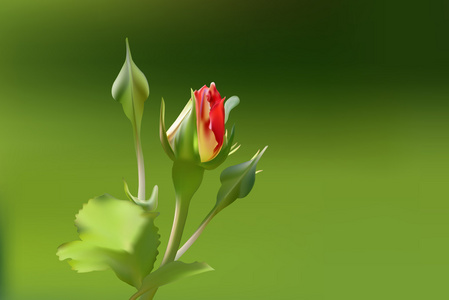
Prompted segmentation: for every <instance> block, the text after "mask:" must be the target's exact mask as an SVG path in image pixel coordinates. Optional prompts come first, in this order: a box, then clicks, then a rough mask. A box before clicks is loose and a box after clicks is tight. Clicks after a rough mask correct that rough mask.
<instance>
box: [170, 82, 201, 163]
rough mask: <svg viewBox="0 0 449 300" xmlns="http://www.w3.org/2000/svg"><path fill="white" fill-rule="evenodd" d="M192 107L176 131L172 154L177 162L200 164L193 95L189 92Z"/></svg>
mask: <svg viewBox="0 0 449 300" xmlns="http://www.w3.org/2000/svg"><path fill="white" fill-rule="evenodd" d="M190 101H192V105H191V109H190V111H188V112H187V115H186V116H185V118H183V121H182V122H181V124H180V125H179V126H180V127H179V129H178V130H177V131H176V135H175V141H174V152H175V157H176V159H177V160H185V161H190V162H198V163H199V162H201V159H200V154H199V150H198V133H197V128H196V125H197V124H196V123H197V122H196V105H195V94H194V93H193V90H191V100H190Z"/></svg>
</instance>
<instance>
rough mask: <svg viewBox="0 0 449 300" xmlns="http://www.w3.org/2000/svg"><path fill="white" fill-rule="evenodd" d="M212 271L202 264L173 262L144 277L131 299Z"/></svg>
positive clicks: (209, 267)
mask: <svg viewBox="0 0 449 300" xmlns="http://www.w3.org/2000/svg"><path fill="white" fill-rule="evenodd" d="M213 270H214V269H213V268H212V267H211V266H209V265H208V264H206V263H204V262H193V263H190V264H186V263H183V262H180V261H174V262H171V263H168V264H166V265H163V266H162V267H160V268H159V269H157V270H156V271H154V272H153V273H151V274H150V275H148V276H147V277H145V278H144V279H143V282H142V286H141V287H140V289H139V291H138V292H137V293H136V294H134V296H133V297H131V299H137V297H139V296H140V295H142V294H144V293H146V292H148V291H150V290H152V289H155V288H158V287H160V286H163V285H166V284H169V283H172V282H174V281H177V280H180V279H183V278H186V277H190V276H193V275H197V274H201V273H204V272H208V271H213Z"/></svg>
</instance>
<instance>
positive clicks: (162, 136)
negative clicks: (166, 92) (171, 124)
mask: <svg viewBox="0 0 449 300" xmlns="http://www.w3.org/2000/svg"><path fill="white" fill-rule="evenodd" d="M159 138H160V140H161V144H162V148H163V149H164V151H165V153H166V154H167V155H168V157H169V158H170V159H171V160H175V153H174V152H173V149H172V146H171V145H170V142H169V141H168V137H167V130H166V129H165V102H164V99H163V98H162V101H161V115H160V118H159Z"/></svg>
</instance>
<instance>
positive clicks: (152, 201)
mask: <svg viewBox="0 0 449 300" xmlns="http://www.w3.org/2000/svg"><path fill="white" fill-rule="evenodd" d="M123 184H124V189H125V194H126V196H127V197H128V199H129V200H131V201H132V202H134V203H135V204H137V205H140V206H142V207H143V208H144V209H145V210H147V211H155V210H156V209H157V205H158V195H159V187H158V186H157V185H155V186H154V187H153V191H152V192H151V197H150V198H149V199H148V200H140V199H139V198H138V197H135V196H133V194H131V192H130V191H129V187H128V183H126V181H125V179H123Z"/></svg>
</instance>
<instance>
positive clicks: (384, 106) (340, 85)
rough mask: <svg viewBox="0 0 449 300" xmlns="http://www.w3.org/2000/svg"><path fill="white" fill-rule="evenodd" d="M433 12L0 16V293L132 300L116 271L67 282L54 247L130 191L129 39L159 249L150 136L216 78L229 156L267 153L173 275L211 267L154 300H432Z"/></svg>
mask: <svg viewBox="0 0 449 300" xmlns="http://www.w3.org/2000/svg"><path fill="white" fill-rule="evenodd" d="M448 15H449V5H448V4H447V2H444V1H433V0H432V1H412V2H410V1H386V0H381V1H379V0H377V1H374V0H369V1H356V0H347V1H343V0H333V1H330V0H320V1H312V0H298V1H288V0H279V1H265V0H264V1H237V0H228V1H224V0H219V1H204V0H195V1H177V2H175V1H161V0H158V1H148V0H147V1H142V0H141V1H137V0H130V1H106V0H102V1H87V0H81V1H80V0H78V1H56V0H43V1H12V0H2V2H1V5H0V38H1V41H0V66H1V68H0V82H1V84H0V86H1V93H0V103H1V106H0V107H1V108H0V245H1V250H0V278H1V279H0V280H2V282H1V283H0V294H1V296H0V298H1V299H7V300H23V299H37V300H40V299H65V300H75V299H128V298H129V296H130V295H131V294H132V293H133V289H132V288H131V287H129V286H127V285H126V284H124V283H122V282H120V281H119V280H117V279H116V278H115V276H114V275H113V273H112V272H97V273H88V274H76V272H74V271H71V270H70V267H69V265H68V264H67V263H66V262H60V261H58V258H57V257H56V255H55V252H56V248H57V247H58V246H59V245H60V244H62V243H64V242H67V241H71V240H74V239H76V238H77V235H76V230H75V227H74V224H73V220H74V216H75V214H76V213H77V211H78V210H79V209H80V208H81V207H82V204H83V203H85V202H86V201H87V200H88V199H89V198H91V197H94V196H98V195H101V194H103V193H110V194H112V195H114V196H116V197H119V198H125V195H124V192H123V184H122V177H125V178H126V179H127V181H128V183H129V184H130V186H131V188H132V189H133V190H134V191H136V189H137V173H136V162H135V156H134V155H135V154H134V148H133V140H132V133H131V126H130V124H129V122H128V120H127V119H126V118H125V116H124V115H123V112H122V109H121V107H120V105H119V104H118V103H117V102H115V101H114V100H113V99H112V98H111V95H110V89H111V86H112V82H113V81H114V79H115V77H116V76H117V74H118V72H119V70H120V68H121V66H122V64H123V62H124V58H125V43H124V41H125V37H129V40H130V45H131V49H132V51H133V58H134V61H135V62H136V63H137V65H138V66H139V67H140V69H141V70H142V71H143V72H144V73H145V74H146V76H147V78H148V80H149V83H150V89H151V94H150V99H149V101H147V103H146V110H145V115H144V120H143V130H142V131H143V148H144V153H145V162H146V168H147V183H148V188H149V187H150V185H153V184H158V185H159V187H160V201H159V202H160V205H159V211H160V213H161V215H160V216H159V218H158V223H157V225H158V226H159V228H160V233H161V234H162V245H161V249H164V248H165V245H166V243H167V240H168V234H169V231H170V228H171V222H172V219H173V209H174V200H173V198H174V192H173V189H172V185H171V180H170V168H171V163H170V160H169V159H168V158H167V157H166V156H165V154H164V153H163V151H162V148H161V146H160V143H159V140H158V115H159V107H160V99H161V97H164V99H165V101H166V105H167V124H169V123H171V122H172V121H173V120H174V119H175V118H176V116H177V114H178V113H179V112H180V111H181V109H182V108H183V106H184V105H185V103H186V101H187V100H188V98H189V96H190V88H193V89H198V88H200V87H201V86H202V85H204V84H209V83H210V82H212V81H214V82H216V84H217V87H218V90H219V91H220V93H221V94H222V95H223V96H227V97H230V96H232V95H238V96H239V97H240V99H241V104H240V106H239V107H237V109H235V110H234V111H233V113H232V114H231V119H230V123H231V124H232V123H235V124H236V130H237V131H236V140H237V141H238V142H239V143H241V144H242V147H241V149H240V150H239V151H238V152H237V153H236V154H235V155H233V156H231V157H230V158H229V160H228V161H227V162H226V163H225V165H224V166H223V167H222V168H220V169H219V170H215V171H212V172H208V174H207V176H206V178H205V180H204V183H203V186H202V187H201V189H200V191H199V192H198V195H197V197H196V200H195V201H193V203H192V207H191V214H190V218H189V220H188V224H187V228H186V235H185V238H187V237H188V236H189V234H190V233H192V232H193V231H194V230H195V228H196V226H197V225H198V224H199V222H200V221H201V219H202V217H203V216H204V215H205V214H206V212H207V211H208V210H209V208H210V207H211V206H212V205H213V203H214V201H215V195H216V191H217V189H218V187H219V180H218V178H219V174H220V170H222V169H223V168H224V167H226V166H229V165H232V164H237V163H239V162H242V161H245V160H248V159H249V158H251V157H252V155H253V154H254V153H255V152H256V151H257V149H259V148H262V147H263V146H265V145H269V148H268V150H267V152H266V154H265V156H264V157H263V158H262V160H261V162H260V168H261V169H263V170H264V172H262V173H261V174H260V175H257V181H256V185H255V187H254V189H253V191H252V193H251V194H250V195H249V196H248V197H247V198H245V199H241V200H239V201H237V202H236V203H235V204H234V205H232V206H231V207H229V208H227V209H226V210H225V211H223V212H222V213H221V214H220V215H219V216H218V217H217V218H216V219H215V220H214V221H213V222H212V223H211V224H210V225H209V228H207V230H206V231H205V233H204V234H203V235H202V236H201V238H200V239H199V240H198V241H197V243H196V244H195V245H194V246H193V247H192V248H191V249H190V251H189V252H188V253H187V254H186V255H185V257H184V261H186V262H191V261H195V260H200V261H206V262H208V263H209V264H210V265H211V266H212V267H214V268H215V269H216V271H214V272H211V273H207V274H203V275H199V276H196V277H192V278H189V279H187V280H184V281H180V282H177V283H175V284H173V285H170V286H166V287H163V288H161V289H160V291H159V292H158V297H157V299H305V300H322V299H332V300H335V299H345V300H360V299H376V300H377V299H448V298H449V290H448V288H447V280H448V277H449V255H448V254H449V201H448V200H449V185H448V180H449V157H448V154H449V102H448V96H449V85H448V80H449V58H448V57H449V56H448V55H447V53H448V50H449V40H448V39H447V32H448V30H449V22H448Z"/></svg>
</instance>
